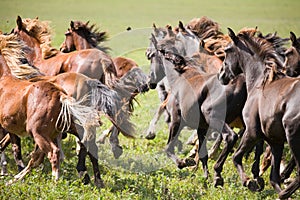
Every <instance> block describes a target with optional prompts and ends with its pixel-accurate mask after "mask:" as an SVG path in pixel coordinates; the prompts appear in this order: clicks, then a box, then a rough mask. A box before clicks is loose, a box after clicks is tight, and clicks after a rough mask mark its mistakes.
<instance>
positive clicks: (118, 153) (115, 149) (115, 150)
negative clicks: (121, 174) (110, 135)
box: [111, 145, 123, 159]
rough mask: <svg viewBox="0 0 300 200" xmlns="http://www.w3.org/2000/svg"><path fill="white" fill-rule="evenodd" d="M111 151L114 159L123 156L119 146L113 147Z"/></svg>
mask: <svg viewBox="0 0 300 200" xmlns="http://www.w3.org/2000/svg"><path fill="white" fill-rule="evenodd" d="M111 150H112V152H113V154H114V157H115V159H118V158H120V156H121V155H122V154H123V148H122V147H121V146H118V145H117V146H113V147H112V149H111Z"/></svg>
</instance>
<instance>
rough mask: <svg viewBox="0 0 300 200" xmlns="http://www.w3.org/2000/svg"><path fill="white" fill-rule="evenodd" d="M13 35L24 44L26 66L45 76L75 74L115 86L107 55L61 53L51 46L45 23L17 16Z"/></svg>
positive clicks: (77, 52)
mask: <svg viewBox="0 0 300 200" xmlns="http://www.w3.org/2000/svg"><path fill="white" fill-rule="evenodd" d="M14 33H15V34H17V35H18V36H19V38H20V39H21V40H23V41H24V42H25V43H26V44H27V46H28V48H27V49H26V50H25V53H26V54H27V59H28V61H29V63H30V64H31V65H34V66H37V67H38V68H39V69H40V71H41V72H42V73H44V74H45V75H49V76H53V75H57V74H59V73H63V72H78V73H82V74H84V75H86V76H88V77H90V78H95V79H98V80H101V82H102V83H106V84H107V85H110V84H112V83H113V82H114V79H115V76H116V70H115V66H114V64H113V61H112V59H111V57H110V56H109V55H107V54H106V53H105V52H103V51H100V50H98V49H85V50H81V51H74V52H70V53H61V52H60V51H58V50H56V49H54V48H53V47H52V46H51V29H50V27H49V25H48V23H47V22H46V21H40V20H38V19H22V18H21V17H20V16H18V18H17V27H16V28H15V29H14Z"/></svg>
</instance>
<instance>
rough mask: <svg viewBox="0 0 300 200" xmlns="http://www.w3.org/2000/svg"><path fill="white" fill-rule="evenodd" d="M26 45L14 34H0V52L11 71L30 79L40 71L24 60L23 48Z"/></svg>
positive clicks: (39, 73)
mask: <svg viewBox="0 0 300 200" xmlns="http://www.w3.org/2000/svg"><path fill="white" fill-rule="evenodd" d="M25 47H26V45H25V44H24V43H23V42H22V41H20V40H18V38H17V36H16V35H14V34H10V35H0V49H1V54H2V55H3V57H4V58H5V60H6V63H7V65H8V67H9V68H10V70H11V73H12V74H13V75H14V76H16V77H17V78H19V79H31V78H33V77H36V76H41V75H42V73H41V72H40V71H39V70H38V69H37V68H35V67H33V66H30V65H29V64H27V63H24V62H22V61H25V60H26V59H25V54H24V51H23V49H24V48H25Z"/></svg>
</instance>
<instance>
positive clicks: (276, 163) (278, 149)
mask: <svg viewBox="0 0 300 200" xmlns="http://www.w3.org/2000/svg"><path fill="white" fill-rule="evenodd" d="M270 146H271V145H270ZM271 152H272V160H271V173H270V183H271V185H272V186H273V188H274V189H275V190H276V192H278V193H279V192H280V191H281V187H280V175H279V174H280V162H281V158H282V153H283V144H278V145H272V146H271Z"/></svg>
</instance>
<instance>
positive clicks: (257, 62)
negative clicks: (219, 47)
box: [219, 29, 300, 199]
mask: <svg viewBox="0 0 300 200" xmlns="http://www.w3.org/2000/svg"><path fill="white" fill-rule="evenodd" d="M228 30H229V36H230V37H231V39H232V43H231V44H230V45H229V46H227V47H226V49H225V52H226V57H225V60H224V62H223V66H222V70H221V71H220V74H219V79H220V81H221V82H222V83H223V84H228V83H229V81H230V80H231V79H232V78H234V77H235V76H237V75H238V74H240V73H243V74H245V76H246V85H247V92H248V97H247V101H246V104H245V107H244V110H243V116H244V120H245V124H246V130H245V133H244V135H243V137H242V140H241V143H240V145H239V147H238V149H237V151H236V152H235V154H234V156H233V162H234V165H235V166H236V168H237V170H238V173H239V175H240V178H241V180H242V183H243V185H244V186H248V188H249V189H251V190H253V191H256V190H257V188H259V187H260V181H258V182H256V181H252V180H250V178H249V177H248V176H247V175H246V174H245V172H244V168H243V165H242V158H243V155H244V154H245V152H246V151H248V150H249V149H250V148H251V147H252V146H253V145H255V144H256V143H257V142H258V141H259V140H262V139H264V140H266V141H267V143H268V144H269V145H270V147H271V152H272V167H271V174H270V182H271V184H272V186H273V187H274V189H275V190H276V192H278V193H279V198H281V199H286V198H288V197H289V196H291V195H292V194H293V193H294V192H295V191H296V190H297V189H298V188H299V186H300V177H299V176H300V174H299V173H300V168H299V166H300V148H299V141H300V135H299V132H300V125H299V119H300V117H299V104H298V100H299V98H300V97H299V91H300V84H299V83H300V79H299V78H290V77H284V74H283V73H281V72H280V71H281V70H282V67H283V60H282V59H281V56H280V55H279V54H278V53H277V52H276V51H275V49H274V46H273V45H270V44H269V43H267V42H266V40H264V39H262V38H255V37H249V36H247V35H244V34H238V35H235V33H234V32H233V31H232V30H231V29H228ZM286 141H287V142H288V145H289V147H290V150H291V153H292V155H293V157H294V159H295V162H296V166H297V172H298V173H297V177H296V178H295V180H293V182H291V183H290V184H289V185H288V186H287V187H286V188H285V189H283V190H282V189H281V187H280V181H281V180H280V175H279V168H280V161H281V156H282V152H283V148H284V143H285V142H286Z"/></svg>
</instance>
